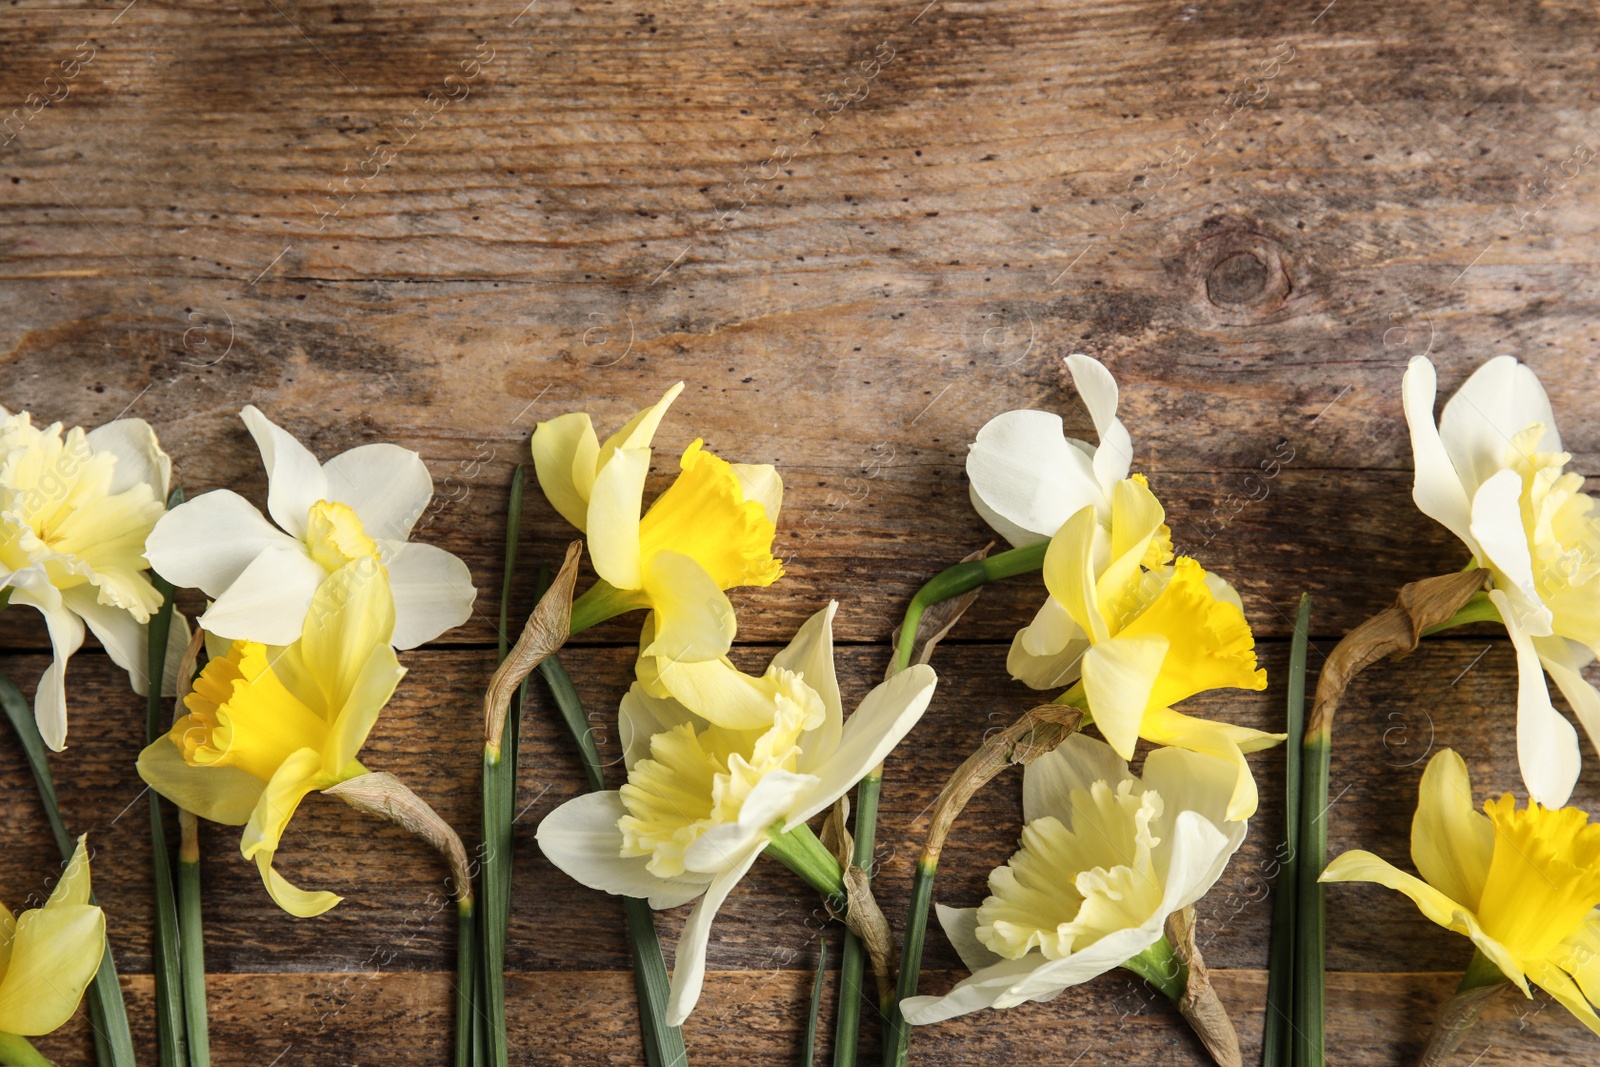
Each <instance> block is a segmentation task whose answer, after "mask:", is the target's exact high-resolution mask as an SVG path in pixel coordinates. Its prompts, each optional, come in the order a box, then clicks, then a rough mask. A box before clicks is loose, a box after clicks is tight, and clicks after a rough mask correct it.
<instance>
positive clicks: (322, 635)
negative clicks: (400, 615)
mask: <svg viewBox="0 0 1600 1067" xmlns="http://www.w3.org/2000/svg"><path fill="white" fill-rule="evenodd" d="M393 636H394V595H393V594H392V593H391V592H390V590H389V577H388V575H387V574H386V573H385V572H384V569H383V567H382V566H380V565H379V564H377V563H375V562H373V561H372V560H370V559H358V560H356V561H355V562H353V563H347V564H345V565H344V566H342V567H340V568H339V569H338V570H336V571H334V572H333V573H332V574H330V575H328V577H327V579H326V580H325V581H324V582H323V583H322V585H321V586H320V587H318V589H317V592H316V595H315V596H313V597H312V598H311V610H310V612H309V613H308V614H307V615H306V622H305V630H304V634H303V636H302V637H301V640H300V655H299V657H298V659H295V658H292V657H291V658H285V659H282V660H279V661H278V663H277V664H275V665H274V669H275V670H278V671H280V673H283V674H284V675H285V678H284V684H285V685H287V686H288V687H289V688H290V689H291V690H292V691H294V692H296V693H297V694H301V693H303V692H304V690H305V689H306V688H307V686H306V685H304V684H301V685H297V684H296V683H295V680H291V679H290V678H289V677H288V676H287V675H288V674H289V670H288V668H289V666H290V665H291V664H294V665H296V666H298V667H301V668H303V669H304V671H305V678H304V679H301V681H302V682H309V683H311V684H314V685H315V686H316V688H317V689H318V690H319V691H320V692H321V694H322V700H321V706H320V707H318V706H317V705H315V704H313V705H312V707H313V708H314V709H315V710H318V711H320V712H322V713H323V715H324V717H325V718H327V719H330V720H331V719H332V718H333V716H334V715H336V714H338V712H339V710H340V709H341V708H343V707H344V706H345V704H346V703H347V702H348V701H349V699H350V694H351V692H352V690H354V689H355V686H356V683H357V681H358V680H359V679H360V678H361V676H362V674H363V672H365V671H366V670H367V663H368V661H369V660H370V659H371V658H372V656H373V653H375V652H377V651H378V650H380V649H387V648H389V642H390V639H391V638H393ZM302 699H303V697H302Z"/></svg>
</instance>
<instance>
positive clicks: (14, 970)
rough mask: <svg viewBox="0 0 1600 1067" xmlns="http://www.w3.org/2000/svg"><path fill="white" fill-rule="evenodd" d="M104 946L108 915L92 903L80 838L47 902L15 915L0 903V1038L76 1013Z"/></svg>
mask: <svg viewBox="0 0 1600 1067" xmlns="http://www.w3.org/2000/svg"><path fill="white" fill-rule="evenodd" d="M105 947H106V919H105V914H104V913H103V912H101V910H100V909H99V908H98V907H96V906H94V905H93V904H91V903H89V855H88V853H87V852H86V851H85V849H84V839H83V838H81V837H80V838H78V847H77V849H76V850H75V851H74V852H73V853H72V859H71V860H70V861H69V862H68V863H67V869H66V871H65V872H64V873H63V874H62V875H61V881H60V882H58V883H56V887H55V889H54V890H52V891H51V893H50V899H48V900H47V901H45V903H44V906H43V907H39V908H34V909H33V910H31V911H25V912H23V913H22V914H21V915H15V916H13V915H12V914H11V912H10V911H8V910H7V909H6V907H5V906H4V905H0V1039H3V1038H5V1037H6V1035H11V1034H15V1035H18V1036H21V1037H37V1036H39V1035H40V1034H48V1033H50V1032H51V1031H52V1030H55V1029H56V1028H58V1027H60V1026H61V1025H62V1024H63V1023H65V1022H66V1021H67V1020H68V1019H70V1018H72V1013H73V1012H75V1011H77V1010H78V1002H79V1001H80V1000H82V999H83V991H84V990H85V989H87V988H88V987H89V983H90V982H91V981H93V980H94V975H95V971H97V970H99V969H100V956H101V954H102V953H104V952H105ZM3 1044H4V1042H3V1041H0V1047H3ZM6 1062H10V1061H9V1060H7V1061H6Z"/></svg>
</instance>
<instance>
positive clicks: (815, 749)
mask: <svg viewBox="0 0 1600 1067" xmlns="http://www.w3.org/2000/svg"><path fill="white" fill-rule="evenodd" d="M838 610H839V602H838V601H837V600H831V601H829V602H828V606H827V607H825V608H823V609H822V610H821V611H819V612H817V613H816V614H815V615H813V616H811V618H809V619H807V620H806V621H805V625H804V626H801V627H800V629H799V631H798V632H797V633H796V634H795V635H794V640H792V641H790V642H789V644H788V645H787V646H786V647H785V648H784V649H783V651H782V652H779V653H778V654H777V655H776V656H774V657H772V665H773V666H774V667H779V668H782V669H783V670H786V671H794V672H795V673H797V674H799V675H800V677H801V680H803V681H804V682H805V683H806V685H808V686H810V687H811V688H812V689H813V690H814V691H815V692H816V694H817V695H818V696H819V697H821V698H822V707H823V711H824V712H825V714H826V717H825V718H824V719H823V721H822V725H821V726H819V727H817V729H815V730H813V731H811V732H810V733H809V734H808V735H807V737H806V745H805V750H804V751H803V752H802V753H801V754H800V763H799V768H800V771H801V772H802V773H804V774H815V773H817V768H818V767H819V766H821V764H822V763H823V761H825V760H827V758H828V757H829V756H831V755H833V752H834V750H835V749H837V748H838V747H839V734H840V730H841V729H842V728H843V726H844V706H843V705H842V704H841V703H840V701H839V678H838V675H837V674H835V673H834V668H833V616H834V614H835V613H836V612H837V611H838Z"/></svg>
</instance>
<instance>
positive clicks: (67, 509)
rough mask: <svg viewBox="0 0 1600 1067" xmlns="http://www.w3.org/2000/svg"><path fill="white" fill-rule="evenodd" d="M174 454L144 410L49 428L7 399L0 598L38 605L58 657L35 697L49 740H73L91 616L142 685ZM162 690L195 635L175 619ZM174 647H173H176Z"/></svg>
mask: <svg viewBox="0 0 1600 1067" xmlns="http://www.w3.org/2000/svg"><path fill="white" fill-rule="evenodd" d="M171 471H172V462H171V460H169V459H168V458H167V454H166V453H165V452H163V451H162V450H161V445H160V444H159V443H158V442H157V441H156V435H155V432H154V431H152V430H151V429H150V426H149V424H147V423H146V422H145V421H144V420H143V419H119V420H117V421H115V422H109V423H107V424H106V425H104V426H101V427H100V428H98V429H95V430H90V431H88V432H87V433H86V432H84V430H83V429H81V428H79V427H74V428H73V429H71V430H66V431H63V429H62V425H61V423H59V422H57V423H53V424H51V425H50V426H48V427H45V428H44V429H40V428H38V427H36V426H34V425H33V421H32V419H31V417H30V416H29V414H28V413H27V412H25V411H24V412H21V413H19V414H16V415H12V414H10V413H9V412H7V411H6V409H5V408H0V604H4V603H6V601H7V599H8V598H9V602H10V603H13V604H26V605H28V606H29V607H33V608H37V609H38V610H39V612H40V613H41V614H42V615H43V616H44V618H45V624H46V626H47V627H48V629H49V632H50V648H51V652H52V654H53V659H52V662H51V664H50V666H49V667H48V668H46V669H45V672H44V676H43V677H42V678H40V679H39V687H38V690H37V691H36V693H35V695H34V701H33V710H34V717H35V718H36V719H37V720H38V723H39V734H40V736H42V737H43V738H44V741H45V744H47V745H49V746H50V747H51V748H52V749H55V750H56V751H58V752H59V751H60V750H61V749H62V748H63V747H64V746H65V745H66V743H67V693H66V671H67V661H68V659H70V658H71V656H72V654H73V653H74V652H76V651H77V650H78V649H79V648H80V647H81V646H82V645H83V628H84V624H85V623H87V624H88V626H89V629H90V630H92V631H93V632H94V635H95V637H97V638H99V639H100V643H101V644H103V645H104V646H105V649H106V652H107V654H109V655H110V656H111V659H112V661H113V662H114V663H116V665H117V666H119V667H121V668H122V669H123V670H125V671H127V672H128V677H129V680H130V681H131V682H132V683H133V688H134V690H135V691H136V692H139V693H144V692H145V691H146V677H145V667H146V662H147V659H146V655H147V654H146V649H147V648H148V647H149V631H148V628H147V626H146V624H147V623H148V622H149V621H150V615H151V613H152V612H154V611H156V610H157V609H158V608H160V607H161V594H160V593H159V592H157V591H156V588H155V586H153V585H151V584H150V579H149V578H148V577H147V576H146V574H145V571H146V569H148V567H149V566H150V565H149V563H148V562H146V556H145V552H146V544H145V542H146V538H147V536H148V535H149V533H150V530H151V528H152V527H153V526H154V525H155V524H156V520H157V519H159V518H160V517H161V515H162V513H163V511H164V510H165V508H166V500H167V481H168V479H169V477H170V475H171ZM172 630H173V639H172V641H171V642H170V643H169V645H168V664H167V666H168V670H167V672H166V679H167V681H166V689H167V691H168V692H169V693H171V692H172V691H173V690H172V687H173V681H172V679H173V678H174V677H175V676H176V674H177V672H176V670H174V669H172V668H173V664H174V663H175V662H176V656H181V655H182V651H183V647H184V645H186V644H187V643H188V638H189V635H188V626H187V624H186V623H185V622H184V621H183V620H182V618H181V617H175V618H174V620H173V628H172ZM174 653H175V654H174Z"/></svg>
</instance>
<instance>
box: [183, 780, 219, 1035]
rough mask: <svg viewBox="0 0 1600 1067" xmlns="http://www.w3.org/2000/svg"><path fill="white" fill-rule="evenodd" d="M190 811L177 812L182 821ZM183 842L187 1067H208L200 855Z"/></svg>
mask: <svg viewBox="0 0 1600 1067" xmlns="http://www.w3.org/2000/svg"><path fill="white" fill-rule="evenodd" d="M193 818H194V814H193V813H192V812H183V811H180V812H179V813H178V819H179V821H180V823H181V822H183V821H184V820H186V819H193ZM184 834H185V840H184V842H183V844H182V846H180V848H179V851H178V946H179V948H180V949H181V950H182V952H183V1020H184V1032H185V1036H186V1037H187V1038H188V1041H189V1067H210V1065H211V1033H210V1024H209V1022H208V1020H207V1018H206V942H205V928H204V924H203V923H202V922H201V917H200V853H199V848H198V843H197V842H194V841H192V840H190V839H188V837H187V835H188V828H187V827H185V828H184ZM191 846H193V847H192V849H191Z"/></svg>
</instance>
